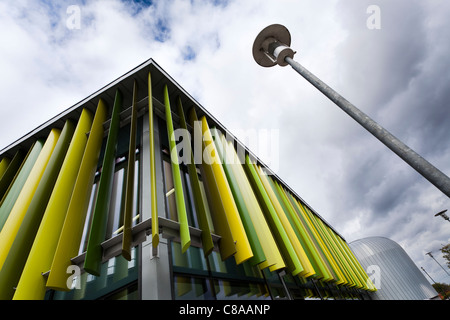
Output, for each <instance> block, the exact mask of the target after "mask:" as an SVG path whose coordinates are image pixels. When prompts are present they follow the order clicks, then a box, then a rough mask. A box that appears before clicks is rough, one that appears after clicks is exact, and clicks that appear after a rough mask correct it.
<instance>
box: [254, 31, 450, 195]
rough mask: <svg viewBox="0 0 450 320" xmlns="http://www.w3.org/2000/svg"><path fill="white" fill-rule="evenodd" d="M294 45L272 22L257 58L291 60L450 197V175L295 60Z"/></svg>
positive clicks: (257, 46)
mask: <svg viewBox="0 0 450 320" xmlns="http://www.w3.org/2000/svg"><path fill="white" fill-rule="evenodd" d="M290 45H291V35H290V33H289V31H288V29H286V27H284V26H282V25H280V24H273V25H270V26H268V27H266V28H264V29H263V30H262V31H261V32H260V33H259V34H258V36H257V37H256V39H255V41H254V43H253V48H252V51H253V58H254V59H255V61H256V63H258V64H259V65H260V66H263V67H272V66H275V65H277V64H278V65H280V66H286V65H288V64H289V65H290V66H291V67H292V68H293V69H294V70H295V71H297V73H299V74H300V75H301V76H302V77H303V78H305V79H306V80H307V81H308V82H310V83H311V84H312V85H313V86H315V87H316V88H317V89H318V90H320V91H321V92H322V93H323V94H324V95H325V96H327V97H328V98H329V99H330V100H331V101H333V102H334V103H335V104H336V105H337V106H338V107H340V108H341V109H342V110H343V111H345V112H346V113H347V114H348V115H349V116H351V117H352V118H353V119H354V120H356V121H357V122H358V123H359V124H360V125H362V126H363V127H364V128H365V129H366V130H367V131H369V132H370V133H372V135H374V136H375V137H376V138H377V139H378V140H380V141H381V142H382V143H384V144H385V145H386V146H387V147H388V148H389V149H391V150H392V151H393V152H394V153H396V154H397V155H398V156H399V157H400V158H402V159H403V160H404V161H405V162H406V163H408V164H409V165H410V166H411V167H413V168H414V169H415V170H416V171H417V172H419V173H420V174H421V175H422V176H423V177H424V178H426V179H427V180H428V181H429V182H431V183H432V184H433V185H435V186H436V187H437V188H438V189H439V190H441V191H442V192H443V193H444V194H445V195H447V197H450V178H449V177H448V176H446V175H445V174H444V173H442V172H441V171H440V170H439V169H437V168H436V167H434V166H433V165H432V164H431V163H429V162H428V161H427V160H425V159H424V158H422V157H421V156H420V155H419V154H417V153H416V152H415V151H413V150H412V149H411V148H409V147H408V146H407V145H405V144H404V143H403V142H401V141H400V140H399V139H397V138H396V137H395V136H393V135H392V134H391V133H390V132H388V131H387V130H386V129H384V128H383V127H381V126H380V125H379V124H378V123H376V122H375V121H374V120H372V119H371V118H370V117H369V116H367V115H366V114H365V113H364V112H362V111H361V110H359V109H358V108H356V107H355V106H354V105H353V104H351V103H350V102H349V101H347V100H346V99H345V98H344V97H342V96H341V95H340V94H339V93H337V92H336V91H334V90H333V89H332V88H330V87H329V86H328V85H327V84H326V83H324V82H323V81H322V80H320V79H319V78H317V77H316V76H315V75H313V74H312V73H311V72H309V71H308V70H307V69H305V68H304V67H303V66H302V65H300V64H299V63H298V62H296V61H294V59H293V58H294V54H295V53H296V52H295V51H294V50H292V49H291V48H290V47H289V46H290Z"/></svg>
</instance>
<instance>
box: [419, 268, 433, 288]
mask: <svg viewBox="0 0 450 320" xmlns="http://www.w3.org/2000/svg"><path fill="white" fill-rule="evenodd" d="M420 269H422V270H423V272H425V274H426V275H427V276H429V277H430V279H431V281H433V283H434V284H436V281H434V280H433V278H432V277H431V276H430V275H429V274H428V272H426V271H425V269H424V268H423V267H420Z"/></svg>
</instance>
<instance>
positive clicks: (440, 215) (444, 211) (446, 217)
mask: <svg viewBox="0 0 450 320" xmlns="http://www.w3.org/2000/svg"><path fill="white" fill-rule="evenodd" d="M446 212H447V210H443V211H441V212H438V213H436V214H435V215H434V216H435V217H438V216H439V217H442V218H443V219H444V220H447V221H448V222H450V218H449V217H448V215H446V214H445V213H446Z"/></svg>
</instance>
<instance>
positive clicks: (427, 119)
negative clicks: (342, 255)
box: [0, 0, 450, 283]
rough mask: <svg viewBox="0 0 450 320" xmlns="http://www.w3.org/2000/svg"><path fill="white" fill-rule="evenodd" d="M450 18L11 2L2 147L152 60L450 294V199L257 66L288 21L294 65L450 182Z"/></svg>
mask: <svg viewBox="0 0 450 320" xmlns="http://www.w3.org/2000/svg"><path fill="white" fill-rule="evenodd" d="M373 5H375V6H377V8H378V9H379V16H374V15H373V14H374V12H373V11H370V10H369V11H368V8H369V9H370V8H372V7H371V6H373ZM78 14H79V15H78ZM449 16H450V3H449V2H448V1H446V0H441V1H439V0H428V1H418V0H389V1H388V0H266V1H256V0H241V1H237V0H191V1H183V0H169V1H168V0H164V1H161V0H160V1H137V0H136V1H131V0H122V1H120V0H111V1H106V0H105V1H89V0H85V1H77V0H68V1H48V0H46V1H44V0H42V1H36V0H32V1H31V0H30V1H25V0H7V1H1V2H0V40H1V41H0V130H1V131H0V132H1V135H0V150H1V149H3V148H5V147H7V146H8V145H9V144H10V143H12V142H14V141H15V140H16V139H18V138H19V137H21V136H23V135H24V134H26V133H27V132H29V131H30V130H32V129H34V128H35V127H37V126H38V125H40V124H41V123H43V122H45V121H46V120H48V119H49V118H50V117H53V116H55V115H56V114H58V113H59V112H61V111H63V110H65V109H66V108H68V107H70V106H72V105H73V104H75V103H76V102H78V101H80V100H81V99H83V98H85V97H86V96H88V95H89V94H91V93H93V92H94V91H96V90H98V89H100V88H101V87H103V86H104V85H105V84H107V83H109V82H110V81H112V80H114V79H116V78H117V77H119V76H121V75H122V74H124V73H126V72H127V71H129V70H130V69H132V68H133V67H135V66H137V65H139V64H140V63H142V62H144V61H145V60H147V59H148V58H153V59H154V60H155V61H156V62H157V63H158V64H159V65H160V66H161V67H162V68H163V69H164V70H166V71H167V72H168V73H169V74H170V75H171V76H172V77H173V78H174V79H175V80H176V81H177V82H178V83H179V84H180V85H181V86H182V87H184V88H185V89H186V90H187V91H188V92H189V93H191V95H192V96H193V97H194V98H195V99H196V100H197V101H198V102H199V103H200V104H202V105H203V106H204V107H205V108H206V109H208V110H209V111H210V112H211V113H212V114H213V115H214V116H215V117H216V118H217V119H219V120H220V121H221V122H222V124H223V125H224V126H225V127H227V128H228V129H229V130H230V131H231V132H236V133H237V135H238V137H239V134H238V133H239V132H240V130H241V131H242V129H245V128H247V129H248V128H250V129H253V130H262V129H264V130H272V132H278V136H279V140H278V143H277V144H276V145H275V146H272V147H273V151H272V152H271V153H270V154H267V153H264V152H262V151H260V152H259V153H258V150H254V151H255V153H256V154H258V155H259V156H260V158H261V159H262V160H263V161H264V162H266V163H267V164H268V165H269V166H270V164H271V162H272V163H273V164H274V163H276V160H274V158H273V157H271V156H274V155H277V156H278V157H277V158H276V159H278V162H279V164H278V165H275V167H276V168H274V169H275V170H276V173H277V174H278V176H279V177H280V178H281V179H283V180H284V181H285V182H286V183H287V184H288V185H289V186H291V187H292V189H294V190H295V191H296V192H297V194H298V195H300V196H301V197H302V198H303V199H304V200H305V201H306V202H307V203H308V204H309V205H310V206H311V207H313V208H314V209H315V210H316V211H317V212H318V213H319V214H320V215H321V216H322V217H324V218H325V219H326V220H327V221H328V222H329V223H330V224H331V225H333V226H334V227H335V229H336V230H337V231H338V232H339V233H340V234H341V235H343V236H344V237H345V238H346V240H347V241H348V242H351V241H353V240H356V239H360V238H364V237H368V236H384V237H388V238H390V239H392V240H394V241H396V242H398V243H399V244H400V245H401V246H402V247H403V248H404V249H405V250H406V252H407V253H408V254H409V255H410V257H411V258H412V259H413V260H414V262H415V263H416V265H417V266H418V267H424V268H425V269H426V270H427V272H428V273H429V274H430V275H431V277H432V278H433V279H434V280H435V281H438V282H446V283H450V277H449V276H448V275H447V274H446V273H445V272H444V271H443V270H442V269H441V268H440V267H439V265H438V264H437V263H436V262H435V261H433V260H432V259H431V258H429V257H428V256H426V255H425V253H426V252H429V251H432V252H433V253H434V255H435V256H436V257H437V258H438V261H439V262H440V263H441V265H444V261H443V259H442V257H441V254H440V252H439V248H440V247H441V246H442V244H446V243H448V242H449V241H450V224H449V223H448V222H446V221H444V220H443V219H441V218H437V217H434V214H435V213H437V212H439V211H441V210H444V209H450V201H449V198H448V197H447V196H445V195H443V194H442V193H441V192H440V191H439V190H438V189H436V188H435V187H434V186H433V185H431V184H430V183H429V182H428V181H426V180H425V179H424V178H422V177H421V176H420V175H419V174H418V173H417V172H416V171H414V170H413V169H412V168H410V167H409V166H408V165H407V164H405V163H404V162H403V161H402V160H401V159H400V158H398V157H397V156H396V155H395V154H393V153H392V152H391V151H390V150H389V149H387V148H386V147H385V146H384V145H382V144H381V143H380V142H379V141H378V140H376V139H375V138H374V137H373V136H371V135H370V134H369V133H367V132H366V131H365V130H364V129H363V128H362V127H360V126H359V125H358V124H357V123H356V122H355V121H354V120H352V119H351V118H350V117H349V116H348V115H346V114H345V113H344V112H342V111H341V110H340V109H339V108H337V107H336V106H335V105H334V104H333V103H331V102H330V101H329V100H328V99H327V98H325V97H324V96H323V95H322V94H321V93H320V92H318V91H317V90H316V89H314V88H313V87H312V86H311V85H310V84H309V83H307V82H306V81H305V80H304V79H302V78H301V77H300V76H298V75H297V74H296V73H295V72H294V71H293V70H292V69H291V68H290V67H284V68H283V67H278V66H276V67H273V68H262V67H260V66H259V65H257V64H256V63H255V62H254V60H253V57H252V54H251V52H252V50H251V49H252V44H253V40H254V38H255V37H256V35H257V34H258V33H259V31H260V30H262V29H263V28H264V27H266V26H267V25H269V24H273V23H279V24H283V25H285V26H286V27H287V28H288V29H289V30H290V32H291V35H292V44H291V47H292V48H293V49H294V50H296V51H297V54H296V56H295V60H297V61H298V62H300V63H301V64H302V65H303V66H305V67H306V68H307V69H309V70H310V71H311V72H313V73H314V74H316V75H317V76H318V77H319V78H321V79H322V80H323V81H325V82H326V83H328V84H329V85H330V86H331V87H333V88H334V89H335V90H337V91H338V92H339V93H341V94H342V95H343V96H344V97H345V98H347V99H348V100H349V101H351V102H352V103H354V104H355V105H356V106H358V107H359V108H360V109H361V110H363V111H364V112H365V113H367V114H368V115H369V116H371V117H372V118H373V119H375V120H376V121H377V122H379V123H380V124H381V125H382V126H384V127H385V128H386V129H388V130H389V131H391V132H392V133H393V134H394V135H396V136H397V137H398V138H400V139H401V140H402V141H404V142H405V143H406V144H408V145H409V146H410V147H411V148H412V149H414V150H415V151H417V152H418V153H419V154H421V155H422V156H423V157H425V158H426V159H428V160H429V161H430V162H431V163H433V164H434V165H435V166H436V167H438V168H439V169H440V170H441V171H443V172H444V173H446V174H447V175H449V174H450V140H449V138H450V112H449V110H450V41H449V31H448V30H450V19H449ZM378 17H379V19H375V20H374V18H378ZM78 18H79V19H78ZM368 22H369V23H368ZM371 26H376V27H378V28H372V27H371ZM242 139H243V140H244V137H242ZM274 161H275V162H274Z"/></svg>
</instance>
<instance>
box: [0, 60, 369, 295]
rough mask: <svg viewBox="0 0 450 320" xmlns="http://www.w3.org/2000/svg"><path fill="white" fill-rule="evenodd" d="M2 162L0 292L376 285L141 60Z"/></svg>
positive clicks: (288, 193)
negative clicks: (133, 67) (136, 65)
mask: <svg viewBox="0 0 450 320" xmlns="http://www.w3.org/2000/svg"><path fill="white" fill-rule="evenodd" d="M179 136H181V137H182V139H181V138H180V137H179ZM0 161H1V162H0V177H1V178H0V199H1V206H0V230H1V231H0V243H1V246H0V268H1V269H0V298H1V299H297V298H299V299H304V298H314V299H320V298H322V299H326V298H329V299H332V298H335V299H365V298H368V295H367V292H370V291H373V290H376V289H375V287H374V285H373V284H372V282H371V281H370V280H369V279H368V276H367V274H366V273H365V270H364V268H363V267H362V266H361V265H360V263H359V262H358V260H357V259H356V258H355V256H354V255H353V253H352V251H351V250H350V248H349V246H348V244H347V243H346V241H345V239H344V238H342V237H341V236H340V235H339V234H338V233H337V232H336V230H334V229H333V227H332V226H330V225H329V224H328V223H327V222H326V221H325V220H324V219H323V218H322V217H321V216H320V215H319V214H317V213H316V212H315V211H314V210H313V209H312V208H311V207H310V206H309V205H308V204H307V203H306V202H305V201H303V200H302V199H301V198H300V197H299V196H298V195H297V194H296V193H295V191H293V190H292V189H291V188H290V187H289V186H287V185H286V184H285V183H284V182H283V181H282V180H281V179H280V178H279V177H278V176H277V175H275V174H273V173H272V172H271V170H270V168H268V167H267V166H266V165H265V164H264V163H262V162H261V161H260V160H259V159H258V158H257V157H256V156H255V155H254V154H253V153H252V152H251V150H248V148H247V147H245V146H244V145H243V144H242V143H241V142H240V141H238V140H237V139H235V138H234V137H233V135H232V134H231V133H230V132H229V131H228V130H227V129H226V128H224V126H223V125H221V124H220V122H219V121H218V120H217V119H215V118H214V117H213V115H211V114H210V113H208V111H206V109H205V108H203V107H202V106H201V105H200V104H199V103H198V102H196V101H195V100H194V99H193V98H192V97H191V96H190V95H189V93H187V92H186V91H185V90H184V89H183V88H182V87H181V86H180V85H178V84H177V83H176V82H175V81H174V80H173V79H172V78H171V77H170V76H169V75H168V74H167V73H166V72H165V71H164V70H163V69H162V68H161V67H160V66H159V65H158V64H157V63H156V62H155V61H153V60H152V59H150V60H148V61H146V62H145V63H143V64H141V65H139V66H138V67H136V68H135V69H133V70H131V71H130V72H128V73H126V74H125V75H123V76H121V77H120V78H118V79H116V80H115V81H113V82H111V83H110V84H108V85H106V86H105V87H103V88H102V89H100V90H98V91H97V92H95V93H93V94H92V95H90V96H88V97H86V98H85V99H83V100H82V101H80V102H78V103H77V104H75V105H74V106H72V107H71V108H69V109H67V110H66V111H64V112H62V113H60V114H59V115H57V116H55V117H54V118H52V119H50V120H48V121H47V122H46V123H44V124H42V125H41V126H39V127H38V128H36V129H35V130H33V131H31V132H29V133H28V134H26V135H25V136H23V137H22V138H20V139H18V140H17V141H16V142H14V143H12V144H11V145H9V146H8V147H6V148H5V149H3V150H2V151H1V152H0Z"/></svg>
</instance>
